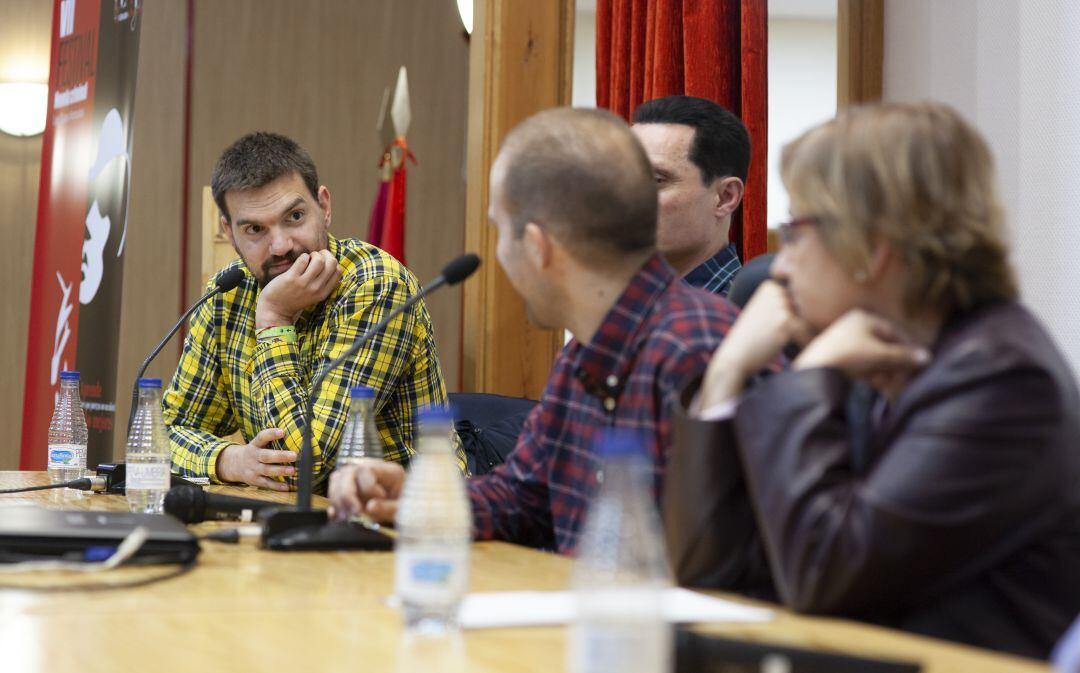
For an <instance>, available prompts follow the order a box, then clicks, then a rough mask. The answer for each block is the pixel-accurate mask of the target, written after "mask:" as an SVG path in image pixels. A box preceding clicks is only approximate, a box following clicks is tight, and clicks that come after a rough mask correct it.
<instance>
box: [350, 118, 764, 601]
mask: <svg viewBox="0 0 1080 673" xmlns="http://www.w3.org/2000/svg"><path fill="white" fill-rule="evenodd" d="M490 185H491V194H490V197H491V198H490V211H489V213H488V217H489V219H490V221H491V224H492V226H494V227H495V228H496V230H497V232H498V239H499V240H498V249H497V251H498V258H499V263H500V264H501V265H502V267H503V269H505V271H506V274H507V276H508V277H509V279H510V282H511V283H512V284H513V286H514V287H515V289H516V290H517V291H518V292H519V293H520V294H521V296H522V298H523V299H524V301H525V305H526V307H527V309H528V315H529V318H530V320H531V321H532V322H533V323H535V324H536V325H538V326H541V327H544V328H549V329H566V330H569V331H570V332H571V333H572V334H573V337H574V338H573V339H572V340H571V341H570V342H569V343H568V344H567V345H566V347H565V348H564V349H563V351H562V353H560V355H559V357H558V358H557V359H556V361H555V364H554V366H553V367H552V370H551V375H550V378H549V380H548V384H547V387H546V389H545V390H544V394H543V397H542V399H541V401H540V404H539V405H537V407H536V408H535V409H534V410H533V412H532V414H531V415H530V416H529V418H528V420H527V421H526V422H525V426H524V429H523V431H522V433H521V435H520V437H519V438H518V443H517V447H516V449H515V450H514V452H513V453H512V454H511V456H510V458H509V459H508V461H507V462H506V463H505V464H503V465H501V466H499V467H498V468H497V469H496V470H494V471H493V472H491V473H489V474H486V475H483V476H481V477H476V478H473V479H471V480H470V481H469V482H468V491H469V497H470V499H471V501H472V510H473V518H474V526H475V530H476V535H477V538H478V539H493V538H494V539H502V540H509V541H512V542H516V543H520V544H531V545H534V546H542V547H548V548H552V547H553V548H555V549H557V550H558V551H560V552H563V553H571V552H573V551H574V549H575V547H576V546H577V544H578V535H579V532H580V530H581V526H582V523H583V516H584V514H585V510H586V507H587V504H588V500H589V496H590V495H591V494H592V493H593V492H594V490H595V488H596V475H597V472H598V470H599V468H600V463H599V461H598V459H597V457H596V456H595V455H594V453H593V449H592V440H593V436H594V434H595V433H596V432H597V431H598V430H600V429H602V428H607V427H610V426H615V427H623V428H629V429H632V430H635V431H638V432H641V433H643V435H644V438H645V444H646V447H645V448H646V450H647V451H648V455H649V456H650V457H651V461H652V465H653V476H654V479H653V483H652V494H653V496H654V497H655V496H658V494H659V489H660V484H661V479H662V476H663V471H664V464H665V457H666V455H665V454H666V451H667V448H668V447H669V446H670V445H671V416H672V412H673V409H674V408H675V406H676V401H677V400H676V398H677V395H678V391H679V390H680V387H681V386H682V384H683V383H684V382H686V381H687V380H688V379H691V378H694V377H697V376H700V375H701V374H702V373H703V372H704V371H705V367H706V365H707V364H708V362H709V357H710V355H711V354H712V352H713V351H714V350H715V349H716V347H717V345H718V344H719V343H720V341H721V339H722V338H723V336H724V334H725V333H726V332H727V330H728V327H729V325H730V324H731V322H732V320H733V319H734V311H733V309H732V308H731V307H730V305H729V304H728V303H727V302H726V300H724V299H722V298H720V297H717V296H715V295H711V294H708V293H706V292H703V291H700V290H697V289H694V288H691V287H689V286H688V285H686V284H684V283H682V282H680V281H679V275H678V274H677V273H676V272H675V271H674V270H673V269H672V268H671V267H670V266H669V265H668V264H667V262H665V261H664V260H663V258H662V257H661V256H660V255H659V254H658V253H657V250H656V212H657V196H656V185H655V182H654V180H653V169H652V167H651V165H650V164H649V160H648V157H647V156H646V155H645V152H644V150H643V149H642V147H641V145H640V144H639V143H638V141H637V140H636V139H635V137H634V135H633V134H632V133H631V132H630V130H629V128H628V127H627V126H626V124H624V123H623V122H622V121H621V120H620V119H618V118H617V117H615V116H613V115H611V114H609V113H606V112H602V111H597V110H577V109H554V110H548V111H545V112H541V113H540V114H537V115H535V116H533V117H531V118H529V119H527V120H526V121H524V122H523V123H522V124H521V125H519V126H518V127H517V128H515V129H514V130H513V131H512V132H511V133H510V134H509V135H508V136H507V138H506V140H505V142H504V143H503V146H502V148H501V151H500V152H499V156H498V157H497V159H496V161H495V164H494V165H493V167H492V170H491V182H490ZM733 469H738V467H737V466H733ZM404 475H405V473H404V470H402V469H401V467H400V466H398V465H394V464H390V463H382V462H375V461H372V462H368V463H366V464H361V465H358V466H356V467H353V468H348V469H344V470H339V471H338V472H336V473H335V474H334V475H333V477H332V479H331V485H330V497H331V500H332V507H333V510H334V511H333V513H334V515H335V516H337V517H339V518H343V517H347V516H350V515H351V514H353V513H356V512H360V511H363V512H365V513H367V514H368V515H369V516H371V517H373V518H374V519H376V520H379V521H383V522H390V521H393V519H394V515H395V512H396V509H397V502H396V500H397V496H398V494H400V492H401V486H402V482H403V480H404ZM753 525H754V524H753V521H752V520H751V517H749V516H746V517H745V520H741V521H739V522H737V526H735V527H734V529H733V534H735V535H743V536H745V535H751V534H752V531H753ZM736 529H737V530H736ZM743 570H744V569H738V570H736V571H734V572H737V573H742V571H743ZM744 576H746V573H744ZM733 577H734V575H733ZM733 588H736V587H733Z"/></svg>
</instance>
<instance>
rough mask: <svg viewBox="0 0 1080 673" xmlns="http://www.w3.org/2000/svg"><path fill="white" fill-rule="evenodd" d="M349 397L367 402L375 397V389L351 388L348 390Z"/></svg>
mask: <svg viewBox="0 0 1080 673" xmlns="http://www.w3.org/2000/svg"><path fill="white" fill-rule="evenodd" d="M349 397H352V398H359V399H362V400H369V399H372V398H374V397H375V389H374V388H371V387H369V386H353V387H352V388H349Z"/></svg>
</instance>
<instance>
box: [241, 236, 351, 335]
mask: <svg viewBox="0 0 1080 673" xmlns="http://www.w3.org/2000/svg"><path fill="white" fill-rule="evenodd" d="M340 282H341V267H340V266H338V263H337V259H336V258H335V257H334V255H333V253H331V252H330V251H329V250H319V251H316V252H311V253H307V252H305V253H304V254H302V255H300V256H299V257H297V258H296V261H295V262H293V265H292V266H291V267H289V270H288V271H286V272H285V273H283V274H281V275H279V276H277V277H276V278H274V279H273V280H271V281H270V282H269V283H267V284H266V287H264V288H263V289H262V292H261V293H260V294H259V301H258V304H256V306H255V329H256V330H260V329H264V328H266V327H283V326H286V325H292V324H293V323H294V322H296V318H297V316H299V315H300V313H301V311H303V310H304V309H305V308H307V307H308V306H313V305H314V304H318V303H319V302H321V301H322V300H324V299H326V298H327V297H329V296H330V294H331V293H332V292H333V291H334V288H336V287H337V285H338V283H340Z"/></svg>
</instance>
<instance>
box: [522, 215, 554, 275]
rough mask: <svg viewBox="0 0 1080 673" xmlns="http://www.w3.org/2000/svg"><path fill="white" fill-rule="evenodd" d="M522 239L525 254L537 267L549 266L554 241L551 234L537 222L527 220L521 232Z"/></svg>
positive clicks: (544, 267)
mask: <svg viewBox="0 0 1080 673" xmlns="http://www.w3.org/2000/svg"><path fill="white" fill-rule="evenodd" d="M521 236H522V238H523V239H524V240H523V241H522V243H523V244H524V245H525V255H526V256H527V257H528V258H529V261H530V262H532V264H533V266H534V267H536V268H537V269H546V268H548V267H549V266H551V262H552V257H553V253H554V244H555V242H554V241H553V240H551V236H550V235H548V233H547V231H545V230H544V228H543V227H541V226H540V225H539V224H536V223H535V222H528V223H526V224H525V229H524V231H523V232H522V234H521Z"/></svg>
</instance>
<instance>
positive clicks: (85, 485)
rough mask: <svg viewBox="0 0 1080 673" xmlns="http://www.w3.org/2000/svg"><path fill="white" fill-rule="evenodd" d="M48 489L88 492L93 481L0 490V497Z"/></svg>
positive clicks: (76, 480)
mask: <svg viewBox="0 0 1080 673" xmlns="http://www.w3.org/2000/svg"><path fill="white" fill-rule="evenodd" d="M50 488H73V489H75V490H77V491H89V490H90V489H91V488H93V481H92V480H91V479H90V477H83V478H82V479H72V480H71V481H65V482H64V483H62V484H45V485H44V486H23V487H22V488H5V489H0V495H5V494H7V493H26V492H28V491H47V490H48V489H50Z"/></svg>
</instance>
